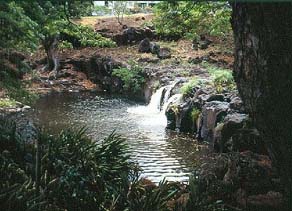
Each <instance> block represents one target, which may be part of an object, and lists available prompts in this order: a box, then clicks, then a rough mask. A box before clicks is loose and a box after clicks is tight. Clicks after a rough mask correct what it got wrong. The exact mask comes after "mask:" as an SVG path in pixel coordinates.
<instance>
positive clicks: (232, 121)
mask: <svg viewBox="0 0 292 211" xmlns="http://www.w3.org/2000/svg"><path fill="white" fill-rule="evenodd" d="M213 146H214V150H215V151H216V152H242V151H246V150H249V151H252V152H255V153H260V154H267V150H266V145H265V143H264V140H263V138H262V136H261V135H260V134H259V132H258V130H257V129H256V128H254V127H253V126H252V124H251V123H250V122H249V117H248V115H247V114H242V113H230V114H228V115H227V116H226V117H225V119H224V121H223V122H222V123H221V124H218V125H217V126H216V128H215V131H214V139H213Z"/></svg>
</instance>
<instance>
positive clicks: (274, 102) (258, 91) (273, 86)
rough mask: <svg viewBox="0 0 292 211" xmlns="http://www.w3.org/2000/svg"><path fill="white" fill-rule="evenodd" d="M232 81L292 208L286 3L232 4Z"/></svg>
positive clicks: (291, 22) (291, 61)
mask: <svg viewBox="0 0 292 211" xmlns="http://www.w3.org/2000/svg"><path fill="white" fill-rule="evenodd" d="M232 9H233V12H232V21H231V22H232V28H233V31H234V42H235V63H234V77H235V80H236V82H237V86H238V89H239V93H240V95H241V97H242V100H243V102H244V105H245V108H246V109H247V111H248V112H249V114H250V116H251V118H252V119H253V121H254V123H255V124H256V126H257V128H258V129H259V131H260V132H261V133H262V135H263V136H264V139H265V141H266V144H267V147H268V150H269V152H270V155H271V158H272V160H273V162H274V164H275V165H276V167H277V168H278V170H279V174H280V176H281V180H282V182H283V183H284V185H285V187H286V191H287V192H286V193H287V194H288V195H287V196H288V199H290V200H289V201H290V202H289V206H290V208H291V209H290V210H292V204H291V203H292V202H291V201H292V194H291V192H292V3H232Z"/></svg>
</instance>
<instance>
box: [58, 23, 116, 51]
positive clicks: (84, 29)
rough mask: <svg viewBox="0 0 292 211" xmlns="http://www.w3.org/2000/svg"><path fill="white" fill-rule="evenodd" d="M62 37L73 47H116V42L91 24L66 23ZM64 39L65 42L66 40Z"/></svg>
mask: <svg viewBox="0 0 292 211" xmlns="http://www.w3.org/2000/svg"><path fill="white" fill-rule="evenodd" d="M61 34H62V36H61V37H62V39H63V40H64V41H66V43H67V44H68V43H71V44H72V46H73V47H115V46H116V43H115V42H114V41H112V40H111V39H109V38H105V37H103V36H101V35H100V34H98V33H96V32H95V31H94V30H93V29H92V28H91V27H89V26H82V25H75V24H71V25H69V26H68V25H65V26H64V27H63V29H62V30H61ZM64 41H63V42H64Z"/></svg>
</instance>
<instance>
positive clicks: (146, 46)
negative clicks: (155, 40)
mask: <svg viewBox="0 0 292 211" xmlns="http://www.w3.org/2000/svg"><path fill="white" fill-rule="evenodd" d="M150 45H151V43H150V40H149V39H148V38H145V39H144V40H142V41H141V42H140V43H139V46H138V52H140V53H149V52H150Z"/></svg>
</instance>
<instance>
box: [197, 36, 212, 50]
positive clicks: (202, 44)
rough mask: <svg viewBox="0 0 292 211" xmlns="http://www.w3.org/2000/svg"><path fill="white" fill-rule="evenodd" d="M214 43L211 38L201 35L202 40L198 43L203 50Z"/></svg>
mask: <svg viewBox="0 0 292 211" xmlns="http://www.w3.org/2000/svg"><path fill="white" fill-rule="evenodd" d="M211 43H212V41H211V40H209V39H207V38H206V37H205V36H201V40H200V41H199V43H198V47H199V48H200V49H202V50H204V49H207V48H208V47H209V45H210V44H211Z"/></svg>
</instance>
